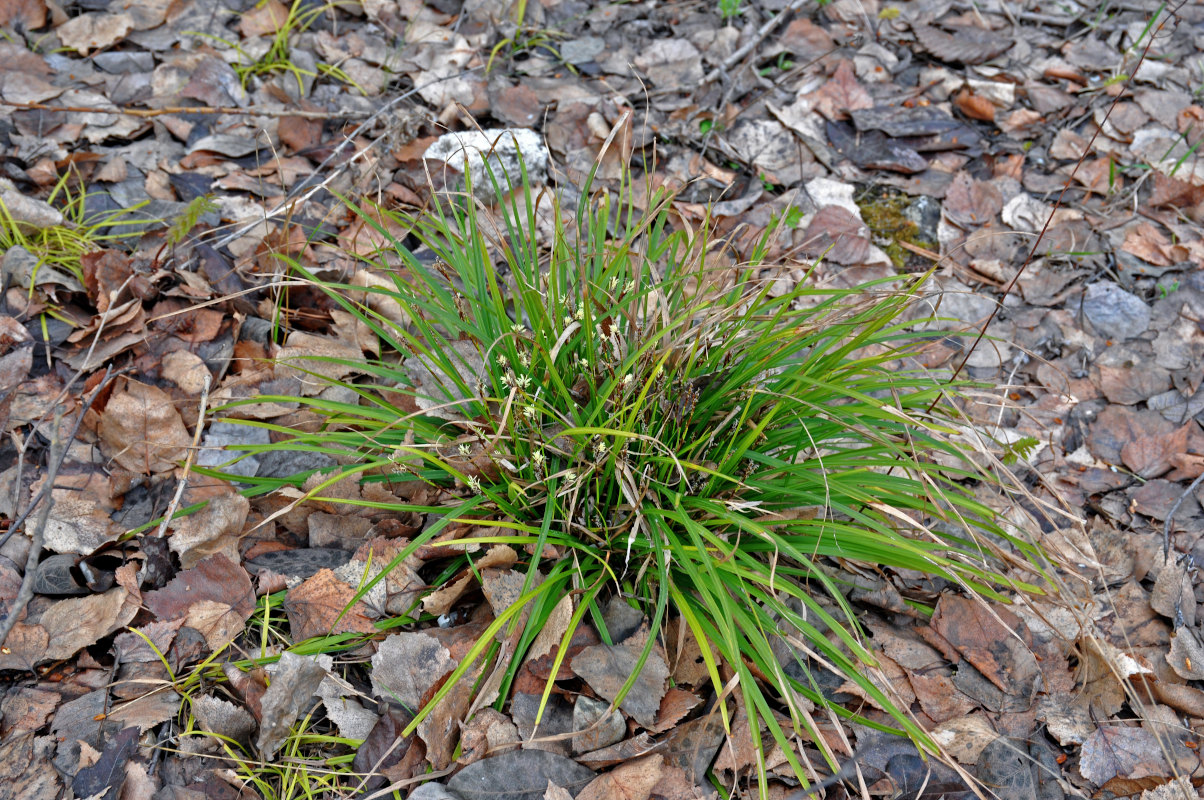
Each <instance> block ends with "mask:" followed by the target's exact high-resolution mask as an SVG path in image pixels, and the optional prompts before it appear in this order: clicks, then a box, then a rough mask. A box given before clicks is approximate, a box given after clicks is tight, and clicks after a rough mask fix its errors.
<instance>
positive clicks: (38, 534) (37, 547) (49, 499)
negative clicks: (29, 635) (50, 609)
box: [0, 369, 115, 645]
mask: <svg viewBox="0 0 1204 800" xmlns="http://www.w3.org/2000/svg"><path fill="white" fill-rule="evenodd" d="M114 377H115V376H114V374H113V371H112V369H108V370H105V376H104V379H103V380H102V381H101V382H100V384H99V385H98V386H97V387H96V388H95V389H93V390H92V395H91V396H90V397H89V398H88V400H87V402H85V403H84V404H83V405H81V406H80V410H79V416H78V417H77V418H76V420H75V425H74V426H73V427H72V428H71V435H70V436H68V437H67V438H66V439H65V440H64V439H63V437H62V427H63V410H62V406H61V405H60V406H56V407H55V410H54V422H53V424H52V427H51V429H50V453H49V454H48V457H47V465H46V481H45V483H44V484H43V485H42V488H41V490H40V491H39V492H38V493H37V495H36V496H35V497H34V498H33V500H32V501H31V502H30V504H29V506H28V507H27V508H26V509H25V511H24V512H22V513H21V514H20V515H19V516H18V517H17V518H16V519H15V520H13V522H12V525H10V526H9V529H8V532H7V533H6V534H5V535H4V539H5V541H7V540H8V537H9V536H11V535H12V534H13V532H14V531H16V530H17V528H18V527H19V526H20V525H21V524H22V523H24V521H25V520H26V519H27V518H28V517H29V515H30V513H32V511H33V510H34V509H35V508H37V509H38V519H37V522H36V523H35V525H34V529H33V533H32V535H31V537H30V545H29V557H28V558H27V559H26V561H25V575H24V576H23V577H22V578H21V588H20V590H19V591H18V592H17V598H16V599H15V600H14V601H13V604H12V607H11V608H9V610H8V616H7V617H5V618H4V619H3V620H0V645H2V644H4V642H5V640H6V639H8V634H9V633H10V632H11V631H12V629H13V626H14V625H16V624H17V618H18V617H20V616H21V612H22V611H24V610H25V607H26V606H27V605H29V601H30V600H32V599H33V579H34V575H35V574H36V572H37V567H38V564H37V559H38V555H39V554H41V552H42V543H43V541H45V537H46V527H47V525H48V524H49V523H50V510H51V508H53V507H54V482H55V479H56V478H57V477H58V474H59V468H61V467H62V465H63V461H64V460H65V459H66V457H67V451H68V450H70V449H71V443H72V442H74V441H75V437H76V436H77V435H79V428H80V425H82V424H83V421H84V412H85V411H87V409H89V408H91V407H92V404H93V403H94V402H96V399H97V398H98V397H100V393H101V392H103V391H104V389H105V387H106V386H108V384H109V382H110V381H111V380H112V379H113V378H114Z"/></svg>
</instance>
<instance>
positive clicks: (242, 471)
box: [196, 422, 271, 477]
mask: <svg viewBox="0 0 1204 800" xmlns="http://www.w3.org/2000/svg"><path fill="white" fill-rule="evenodd" d="M270 441H271V439H270V438H269V436H268V432H267V430H266V429H264V428H256V427H253V426H251V425H236V424H234V423H233V422H214V423H212V424H211V425H210V426H209V430H208V432H207V433H206V434H205V439H204V442H203V443H202V444H201V452H200V454H199V455H198V456H197V460H196V461H197V464H199V465H200V466H202V467H218V466H221V465H223V464H224V465H225V466H221V469H222V471H223V472H229V473H232V474H234V475H242V476H244V477H250V476H252V475H254V474H256V473H257V472H258V471H259V467H260V462H259V457H258V456H254V455H249V456H247V457H246V458H244V459H242V460H241V461H237V462H235V463H233V464H226V462H227V461H229V460H230V459H232V458H238V456H239V455H240V453H239V452H238V451H237V450H231V449H229V448H231V447H240V446H245V445H257V444H268V442H270Z"/></svg>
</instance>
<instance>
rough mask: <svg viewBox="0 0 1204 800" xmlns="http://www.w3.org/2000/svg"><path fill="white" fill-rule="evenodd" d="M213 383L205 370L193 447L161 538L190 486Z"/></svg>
mask: <svg viewBox="0 0 1204 800" xmlns="http://www.w3.org/2000/svg"><path fill="white" fill-rule="evenodd" d="M212 381H213V376H211V375H210V374H209V368H208V367H206V368H205V385H204V387H203V388H202V389H201V403H200V408H199V409H198V410H197V415H196V430H195V431H193V434H192V447H190V448H188V458H186V459H184V474H183V475H181V476H180V482H179V483H178V484H176V493H175V494H174V495H172V498H171V502H170V503H168V504H167V512H166V513H165V514H164V515H163V521H162V522H161V523H159V534H158V535H159V538H160V539H162V538H163V537H165V536H167V526H168V525H169V524H170V523H171V518H172V517H174V516H175V514H176V509H177V508H178V507H179V505H180V497H181V496H183V494H184V489H185V487H187V486H188V475H189V474H190V473H191V472H192V462H193V461H195V460H196V454H197V447H198V446H199V445H200V443H201V431H202V430H204V428H205V410H206V408H207V406H208V405H209V385H210V383H212Z"/></svg>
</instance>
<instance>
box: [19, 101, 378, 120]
mask: <svg viewBox="0 0 1204 800" xmlns="http://www.w3.org/2000/svg"><path fill="white" fill-rule="evenodd" d="M0 106H8V107H9V108H16V109H19V110H23V111H66V112H68V113H71V114H123V115H125V116H127V117H140V118H144V119H145V118H151V117H164V116H168V115H171V114H230V115H234V116H241V117H282V118H283V117H300V118H302V119H364V118H365V117H369V116H371V115H372V113H373V112H371V111H302V110H301V109H291V108H238V107H234V106H219V107H217V108H210V107H208V106H164V107H163V108H130V107H129V106H118V105H111V106H101V107H95V106H52V105H50V104H48V103H14V102H12V101H10V100H0Z"/></svg>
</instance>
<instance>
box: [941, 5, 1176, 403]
mask: <svg viewBox="0 0 1204 800" xmlns="http://www.w3.org/2000/svg"><path fill="white" fill-rule="evenodd" d="M1186 2H1187V0H1180V2H1179V4H1178V5H1176V6H1175V7H1174V8H1172V9H1170V10H1168V11H1167V14H1166V18H1165V19H1163V20H1162V22H1160V23H1159V24H1158V27H1157V28H1156V29H1155V30H1154V32H1153V33H1152V34H1150V40H1149V41H1148V42H1146V46H1145V48H1143V49H1142V51H1141V57H1140V58H1138V59H1137V65H1136V66H1134V67H1133V71H1132V72H1131V73H1130V75H1129V77H1128V78H1127V79H1126V80H1125V82H1124V90H1123V91H1120V92H1117V94H1116V96H1115V97H1113V98H1112V102H1111V103H1110V104H1109V105H1108V111H1107V113H1105V114H1104V118H1103V120H1101V121H1100V124H1099V125H1097V126H1096V128H1095V133H1093V134H1092V135H1091V140H1090V141H1089V142H1087V146H1086V147H1084V148H1083V154H1082V155H1081V156H1079V160H1078V161H1077V162H1075V165H1074V169H1073V170H1071V171H1070V175H1069V176H1067V178H1066V183H1065V184H1063V186H1062V191H1061V193H1060V194H1059V195H1058V200H1057V202H1055V203H1054V207H1053V209H1051V210H1050V212H1049V216H1048V217H1046V219H1045V224H1044V225H1042V226H1041V232H1040V233H1039V234H1038V235H1037V238H1036V239H1035V240H1034V241H1033V246H1032V249H1031V250H1029V251H1028V257H1027V258H1025V259H1024V263H1023V264H1021V265H1020V269H1018V270H1016V274H1015V275H1014V276H1012V279H1011V280H1010V281H1008V284H1007V286H1005V287H1004V288H1003V296H1002V297H1000V298H999V301H998V302H997V303H996V304H995V308H994V309H992V311H991V315H990V316H989V317H987V320H986V322H984V323H983V324H982V327H980V328H979V329H978V335H977V336H975V337H974V342H973V343H972V344H971V345H970V347H969V349H967V350H966V352H965V354H964V355H963V356H962V359H961V361H959V362H958V364H957V367H956V368H954V370H953V374H952V375H951V376H950V377H949V382H950V383H953V382H954V381H956V380H957V378H958V376H959V375H961V372H962V370H963V369H965V367H966V363H967V362H968V361H969V360H970V357H971V356H973V355H974V351H975V350H977V349H978V345H979V343H980V342H982V340H983V338H984V337H985V336H986V334H987V328H989V327H990V326H991V323H992V322H994V321H995V318H996V317H997V316H998V315H999V310H1000V309H1001V308H1003V303H1004V301H1005V300H1006V299H1007V297H1008V295H1009V294H1011V293H1012V290H1013V289H1014V288H1016V283H1017V282H1018V281H1019V280H1020V277H1021V276H1022V275H1024V272H1025V270H1027V269H1028V265H1029V264H1031V263H1032V261H1033V258H1034V257H1036V255H1037V250H1038V249H1039V248H1040V247H1041V242H1042V241H1043V240H1044V239H1045V234H1046V233H1047V232H1048V231H1049V226H1050V224H1052V223H1053V218H1054V215H1055V214H1056V213H1058V209H1059V208H1061V207H1062V201H1063V200H1064V199H1065V197H1066V193H1067V192H1068V191H1070V186H1071V183H1073V181H1074V176H1075V175H1076V174H1078V171H1079V168H1080V167H1081V166H1083V162H1084V161H1086V159H1087V154H1088V153H1090V152H1091V149H1092V147H1094V146H1095V140H1096V138H1097V137H1098V136H1099V135H1100V131H1102V130H1103V129H1104V126H1105V125H1106V124H1107V122H1108V117H1110V116H1111V115H1112V112H1113V111H1114V110H1115V109H1116V106H1117V104H1118V103H1120V100H1121V98H1122V97H1125V95H1126V94H1127V92H1128V88H1129V84H1131V83H1132V82H1133V77H1134V76H1135V75H1137V73H1138V72H1139V71H1140V70H1141V65H1142V62H1144V61H1145V58H1146V55H1147V54H1148V53H1149V52H1150V47H1152V46H1153V44H1154V40H1155V39H1156V38H1157V37H1158V34H1159V33H1161V32H1162V29H1163V28H1164V27H1165V26H1166V23H1167V21H1168V20H1172V19H1175V15H1176V14H1178V12H1179V9H1180V8H1182V7H1183V6H1184V4H1186ZM941 399H942V398H941V397H940V396H939V395H938V396H937V397H936V398H934V399H933V401H932V403H931V404H930V405H929V406H928V411H932V409H933V408H935V407H936V405H937V403H938V402H940V400H941Z"/></svg>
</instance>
